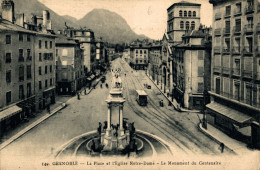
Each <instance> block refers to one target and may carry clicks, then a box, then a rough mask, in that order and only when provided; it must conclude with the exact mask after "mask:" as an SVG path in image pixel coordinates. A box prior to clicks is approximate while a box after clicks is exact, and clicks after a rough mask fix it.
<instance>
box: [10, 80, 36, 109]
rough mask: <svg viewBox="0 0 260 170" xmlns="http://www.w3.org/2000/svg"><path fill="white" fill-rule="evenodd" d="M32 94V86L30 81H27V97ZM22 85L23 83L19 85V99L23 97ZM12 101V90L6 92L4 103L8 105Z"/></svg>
mask: <svg viewBox="0 0 260 170" xmlns="http://www.w3.org/2000/svg"><path fill="white" fill-rule="evenodd" d="M31 95H32V86H31V83H27V97H30V96H31ZM24 98H25V95H24V87H23V85H20V86H19V99H21V100H22V99H24ZM11 102H12V91H9V92H7V93H6V105H9V104H10V103H11Z"/></svg>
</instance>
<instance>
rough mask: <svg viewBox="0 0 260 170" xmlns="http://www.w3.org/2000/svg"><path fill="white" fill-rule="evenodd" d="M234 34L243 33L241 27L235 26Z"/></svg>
mask: <svg viewBox="0 0 260 170" xmlns="http://www.w3.org/2000/svg"><path fill="white" fill-rule="evenodd" d="M233 33H234V34H240V33H241V26H234V27H233Z"/></svg>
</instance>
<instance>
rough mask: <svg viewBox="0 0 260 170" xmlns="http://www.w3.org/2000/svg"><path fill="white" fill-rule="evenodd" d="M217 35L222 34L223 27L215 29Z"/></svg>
mask: <svg viewBox="0 0 260 170" xmlns="http://www.w3.org/2000/svg"><path fill="white" fill-rule="evenodd" d="M214 34H215V36H221V28H217V29H215V30H214Z"/></svg>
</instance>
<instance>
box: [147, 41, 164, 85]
mask: <svg viewBox="0 0 260 170" xmlns="http://www.w3.org/2000/svg"><path fill="white" fill-rule="evenodd" d="M161 50H162V45H161V42H160V41H159V42H155V43H153V44H152V45H151V47H150V51H149V66H148V71H147V73H148V75H149V76H150V77H151V78H152V80H153V81H154V82H155V83H156V84H157V85H158V84H159V81H161V71H160V65H161V61H162V56H161Z"/></svg>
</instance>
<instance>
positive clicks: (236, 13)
mask: <svg viewBox="0 0 260 170" xmlns="http://www.w3.org/2000/svg"><path fill="white" fill-rule="evenodd" d="M241 14H242V11H241V8H237V9H235V10H234V16H237V15H241Z"/></svg>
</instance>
